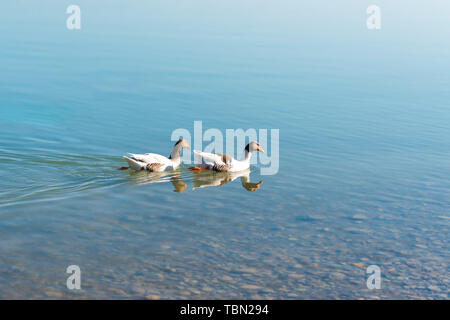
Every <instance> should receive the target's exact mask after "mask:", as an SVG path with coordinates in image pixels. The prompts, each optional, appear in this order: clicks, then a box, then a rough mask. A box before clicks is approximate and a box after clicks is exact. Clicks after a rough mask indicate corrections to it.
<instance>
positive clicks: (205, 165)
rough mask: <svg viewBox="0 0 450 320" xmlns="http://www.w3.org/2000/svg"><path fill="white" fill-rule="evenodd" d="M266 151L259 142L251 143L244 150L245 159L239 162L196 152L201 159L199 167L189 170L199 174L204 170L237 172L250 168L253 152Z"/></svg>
mask: <svg viewBox="0 0 450 320" xmlns="http://www.w3.org/2000/svg"><path fill="white" fill-rule="evenodd" d="M255 151H259V152H263V153H264V150H263V148H262V147H261V145H260V144H259V143H258V142H255V141H252V142H250V143H249V144H248V145H247V146H246V147H245V149H244V157H243V158H244V159H243V160H241V161H239V160H236V159H234V158H233V157H230V156H229V155H226V154H220V153H207V152H201V151H197V150H194V154H195V155H196V156H197V158H198V159H199V163H200V165H199V166H195V167H191V168H189V169H190V170H191V171H194V172H198V171H201V170H202V169H207V170H214V171H219V172H237V171H242V170H246V169H248V168H250V158H251V156H252V152H255Z"/></svg>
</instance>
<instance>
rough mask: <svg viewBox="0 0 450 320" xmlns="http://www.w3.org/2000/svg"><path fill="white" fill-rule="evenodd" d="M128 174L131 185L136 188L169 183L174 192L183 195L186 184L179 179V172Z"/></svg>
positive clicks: (131, 172)
mask: <svg viewBox="0 0 450 320" xmlns="http://www.w3.org/2000/svg"><path fill="white" fill-rule="evenodd" d="M129 174H130V178H131V179H132V183H133V184H134V185H137V186H140V185H144V184H150V183H161V182H168V181H170V182H171V183H172V185H173V191H174V192H179V193H183V192H184V191H185V190H186V188H187V183H186V182H184V181H183V180H182V179H181V171H180V170H171V171H162V172H148V171H130V172H129Z"/></svg>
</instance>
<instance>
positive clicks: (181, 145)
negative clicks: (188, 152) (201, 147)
mask: <svg viewBox="0 0 450 320" xmlns="http://www.w3.org/2000/svg"><path fill="white" fill-rule="evenodd" d="M177 146H178V147H179V148H180V149H183V148H187V149H190V148H191V146H190V145H189V143H188V142H187V141H186V140H185V139H180V140H178V141H177V143H175V146H174V147H177Z"/></svg>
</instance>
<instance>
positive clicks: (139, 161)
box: [124, 139, 191, 172]
mask: <svg viewBox="0 0 450 320" xmlns="http://www.w3.org/2000/svg"><path fill="white" fill-rule="evenodd" d="M183 148H188V149H190V148H191V147H190V146H189V144H188V143H187V141H186V140H184V139H180V140H178V141H177V143H175V146H174V147H173V150H172V152H171V153H170V156H169V158H166V157H164V156H162V155H160V154H156V153H145V154H133V153H129V155H130V156H129V157H126V156H124V158H125V160H127V162H128V164H129V166H130V168H132V169H134V170H148V171H151V172H161V171H164V170H170V169H175V168H177V167H179V166H180V162H181V159H180V154H181V151H182V150H183Z"/></svg>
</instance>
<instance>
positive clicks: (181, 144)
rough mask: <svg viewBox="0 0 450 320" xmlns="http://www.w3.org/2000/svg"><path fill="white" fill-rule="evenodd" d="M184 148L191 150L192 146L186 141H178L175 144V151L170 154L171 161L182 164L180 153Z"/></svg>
mask: <svg viewBox="0 0 450 320" xmlns="http://www.w3.org/2000/svg"><path fill="white" fill-rule="evenodd" d="M184 148H187V149H190V148H191V146H190V145H189V143H188V142H187V141H186V140H185V139H180V140H178V141H177V143H175V145H174V146H173V150H172V152H171V153H170V156H169V159H171V160H173V161H174V162H176V163H178V164H179V163H180V153H181V151H182V150H183V149H184Z"/></svg>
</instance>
